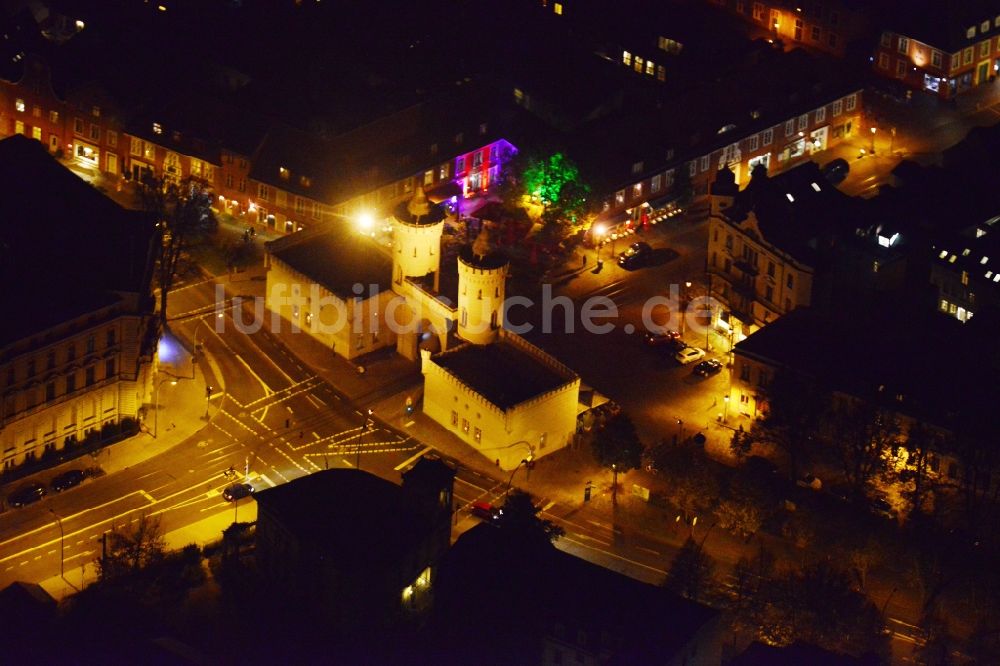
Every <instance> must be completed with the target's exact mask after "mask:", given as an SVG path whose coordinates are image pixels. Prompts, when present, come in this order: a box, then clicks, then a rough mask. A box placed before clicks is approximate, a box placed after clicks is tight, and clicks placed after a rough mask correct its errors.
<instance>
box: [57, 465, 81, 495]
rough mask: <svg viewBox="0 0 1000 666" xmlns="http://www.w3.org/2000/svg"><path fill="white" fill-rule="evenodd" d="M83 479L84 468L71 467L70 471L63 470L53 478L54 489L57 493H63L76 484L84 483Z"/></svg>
mask: <svg viewBox="0 0 1000 666" xmlns="http://www.w3.org/2000/svg"><path fill="white" fill-rule="evenodd" d="M83 479H84V474H83V470H80V469H71V470H69V471H68V472H63V473H62V474H60V475H59V476H57V477H56V478H54V479H52V490H54V491H56V492H57V493H61V492H62V491H64V490H69V489H70V488H73V487H74V486H78V485H80V484H81V483H83Z"/></svg>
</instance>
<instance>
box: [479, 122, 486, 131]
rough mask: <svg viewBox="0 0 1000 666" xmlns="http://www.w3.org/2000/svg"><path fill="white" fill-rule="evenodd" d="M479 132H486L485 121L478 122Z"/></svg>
mask: <svg viewBox="0 0 1000 666" xmlns="http://www.w3.org/2000/svg"><path fill="white" fill-rule="evenodd" d="M479 133H480V134H486V123H480V124H479Z"/></svg>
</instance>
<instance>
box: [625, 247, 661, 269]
mask: <svg viewBox="0 0 1000 666" xmlns="http://www.w3.org/2000/svg"><path fill="white" fill-rule="evenodd" d="M651 254H653V248H651V247H650V246H649V243H645V242H643V241H639V242H638V243H632V245H630V246H629V248H628V249H627V250H625V251H624V252H622V253H621V254H619V255H618V265H619V266H621V267H622V268H627V269H630V270H631V269H633V268H638V267H639V266H642V265H643V264H645V263H646V261H648V260H649V257H650V255H651Z"/></svg>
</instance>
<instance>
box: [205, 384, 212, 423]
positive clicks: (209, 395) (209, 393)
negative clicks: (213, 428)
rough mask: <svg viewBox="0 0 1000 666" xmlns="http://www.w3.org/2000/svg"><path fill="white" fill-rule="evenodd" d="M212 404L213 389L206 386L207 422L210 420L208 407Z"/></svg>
mask: <svg viewBox="0 0 1000 666" xmlns="http://www.w3.org/2000/svg"><path fill="white" fill-rule="evenodd" d="M211 402H212V387H211V386H206V387H205V420H206V421H207V420H208V406H209V405H210V404H211Z"/></svg>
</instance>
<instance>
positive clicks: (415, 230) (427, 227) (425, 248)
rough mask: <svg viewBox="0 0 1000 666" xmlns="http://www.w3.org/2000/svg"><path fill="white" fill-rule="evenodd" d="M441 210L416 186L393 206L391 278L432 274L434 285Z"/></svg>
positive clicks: (394, 279)
mask: <svg viewBox="0 0 1000 666" xmlns="http://www.w3.org/2000/svg"><path fill="white" fill-rule="evenodd" d="M444 218H445V212H444V210H442V209H441V207H440V206H435V205H433V204H431V202H430V201H428V200H427V196H426V195H425V194H424V190H423V188H421V187H418V188H417V189H416V191H415V192H414V193H413V198H412V199H410V200H409V201H404V202H402V203H400V204H399V205H398V206H396V210H395V211H393V215H392V237H393V240H392V243H393V252H392V280H393V282H394V283H396V284H400V283H402V281H403V278H407V277H423V276H424V275H427V274H428V273H433V274H434V286H435V288H437V284H438V273H439V270H440V268H441V232H442V231H443V230H444Z"/></svg>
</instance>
